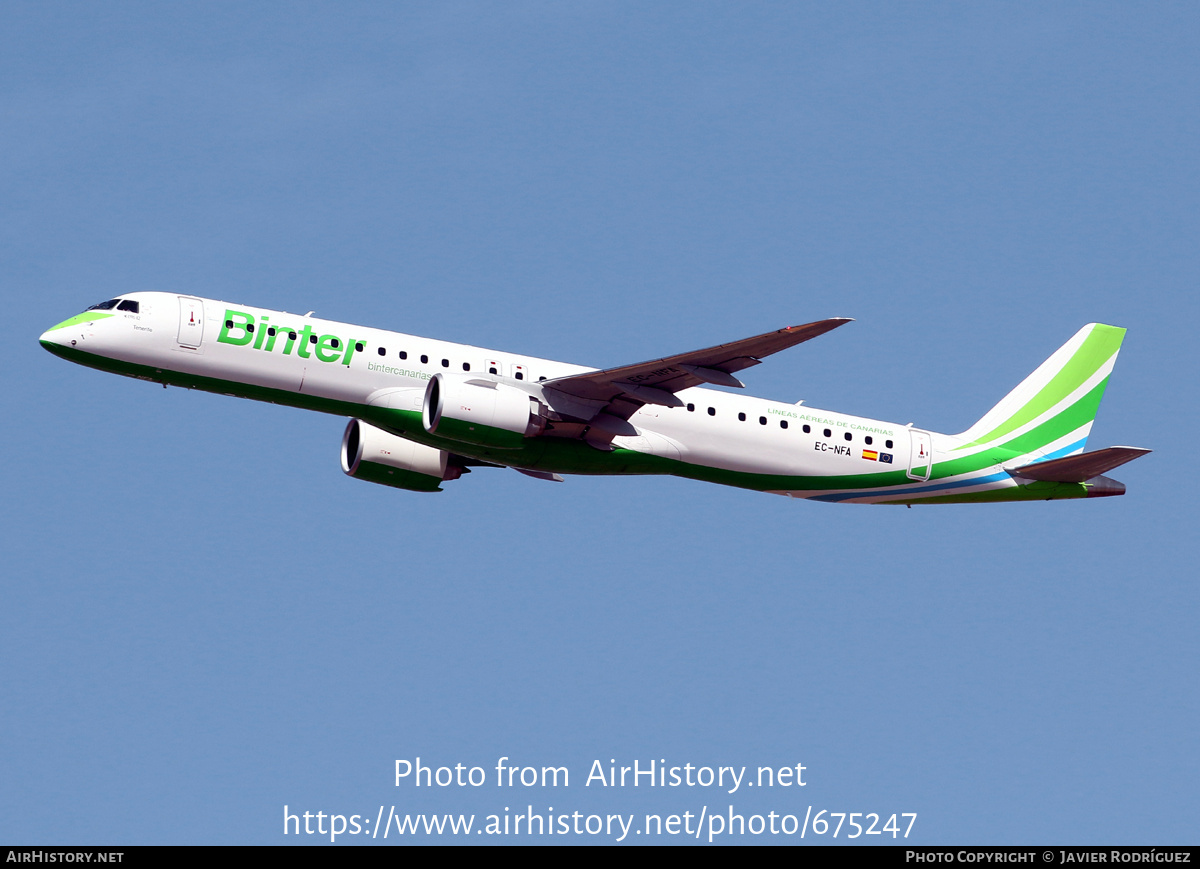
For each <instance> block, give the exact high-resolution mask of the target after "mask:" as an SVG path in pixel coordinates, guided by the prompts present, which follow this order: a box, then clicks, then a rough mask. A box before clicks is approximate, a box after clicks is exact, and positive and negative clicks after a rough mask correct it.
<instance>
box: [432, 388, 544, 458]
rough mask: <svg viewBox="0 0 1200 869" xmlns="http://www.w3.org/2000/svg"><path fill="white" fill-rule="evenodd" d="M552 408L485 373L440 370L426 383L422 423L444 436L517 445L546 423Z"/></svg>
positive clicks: (489, 444)
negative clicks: (460, 372) (484, 375)
mask: <svg viewBox="0 0 1200 869" xmlns="http://www.w3.org/2000/svg"><path fill="white" fill-rule="evenodd" d="M545 414H546V408H545V405H543V404H542V403H541V402H540V401H538V400H537V399H536V398H534V397H533V396H532V395H530V394H529V393H528V392H524V391H522V390H520V389H517V388H515V387H512V386H508V385H506V384H503V383H497V382H496V381H494V380H486V379H484V378H482V377H470V376H467V377H464V376H460V375H451V376H447V375H445V374H443V373H441V372H439V373H438V374H436V375H434V377H433V378H432V379H431V380H430V381H429V384H428V385H427V386H426V387H425V401H424V404H423V405H422V409H421V422H422V424H423V425H424V426H425V431H427V432H429V433H430V434H436V435H438V436H439V437H444V438H450V439H451V440H456V441H462V442H464V443H470V444H477V445H479V446H485V447H500V448H508V449H516V448H518V447H520V446H522V444H523V442H524V439H525V438H531V437H535V436H537V435H539V434H541V433H542V432H543V431H544V430H545V428H546V416H545Z"/></svg>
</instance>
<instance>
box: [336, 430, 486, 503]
mask: <svg viewBox="0 0 1200 869" xmlns="http://www.w3.org/2000/svg"><path fill="white" fill-rule="evenodd" d="M342 470H343V471H345V472H346V473H347V474H349V475H350V476H351V477H354V478H355V479H356V480H366V481H367V482H370V483H381V484H382V485H384V486H394V487H395V488H397V489H409V490H410V491H413V492H440V491H442V490H441V488H440V487H439V486H438V484H439V483H441V482H442V481H443V480H457V479H458V478H459V477H460V476H462V473H463V470H464V469H463V468H462V466H460V465H456V464H453V463H452V462H451V461H450V454H449V453H448V452H446V451H445V450H435V449H434V448H433V447H427V446H425V445H424V444H418V443H414V442H413V441H410V440H405V439H404V438H402V437H397V436H396V435H394V434H391V433H390V432H386V431H384V430H383V429H379V428H376V427H375V426H373V425H370V424H368V423H365V422H363V421H362V420H361V419H352V420H350V424H349V425H347V426H346V433H345V434H344V435H342Z"/></svg>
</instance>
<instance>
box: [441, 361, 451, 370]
mask: <svg viewBox="0 0 1200 869" xmlns="http://www.w3.org/2000/svg"><path fill="white" fill-rule="evenodd" d="M442 367H443V368H449V367H450V360H449V359H443V360H442Z"/></svg>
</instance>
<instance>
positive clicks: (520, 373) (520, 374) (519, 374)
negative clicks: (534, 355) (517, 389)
mask: <svg viewBox="0 0 1200 869" xmlns="http://www.w3.org/2000/svg"><path fill="white" fill-rule="evenodd" d="M515 377H516V378H517V380H524V379H525V372H524V371H518V372H517V373H516V375H515Z"/></svg>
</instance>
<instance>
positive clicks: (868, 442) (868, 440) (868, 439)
mask: <svg viewBox="0 0 1200 869" xmlns="http://www.w3.org/2000/svg"><path fill="white" fill-rule="evenodd" d="M864 440H866V442H867V446H870V445H871V444H873V443H875V440H874V439H873V438H872V437H871V436H870V435H867V436H866V438H864Z"/></svg>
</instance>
